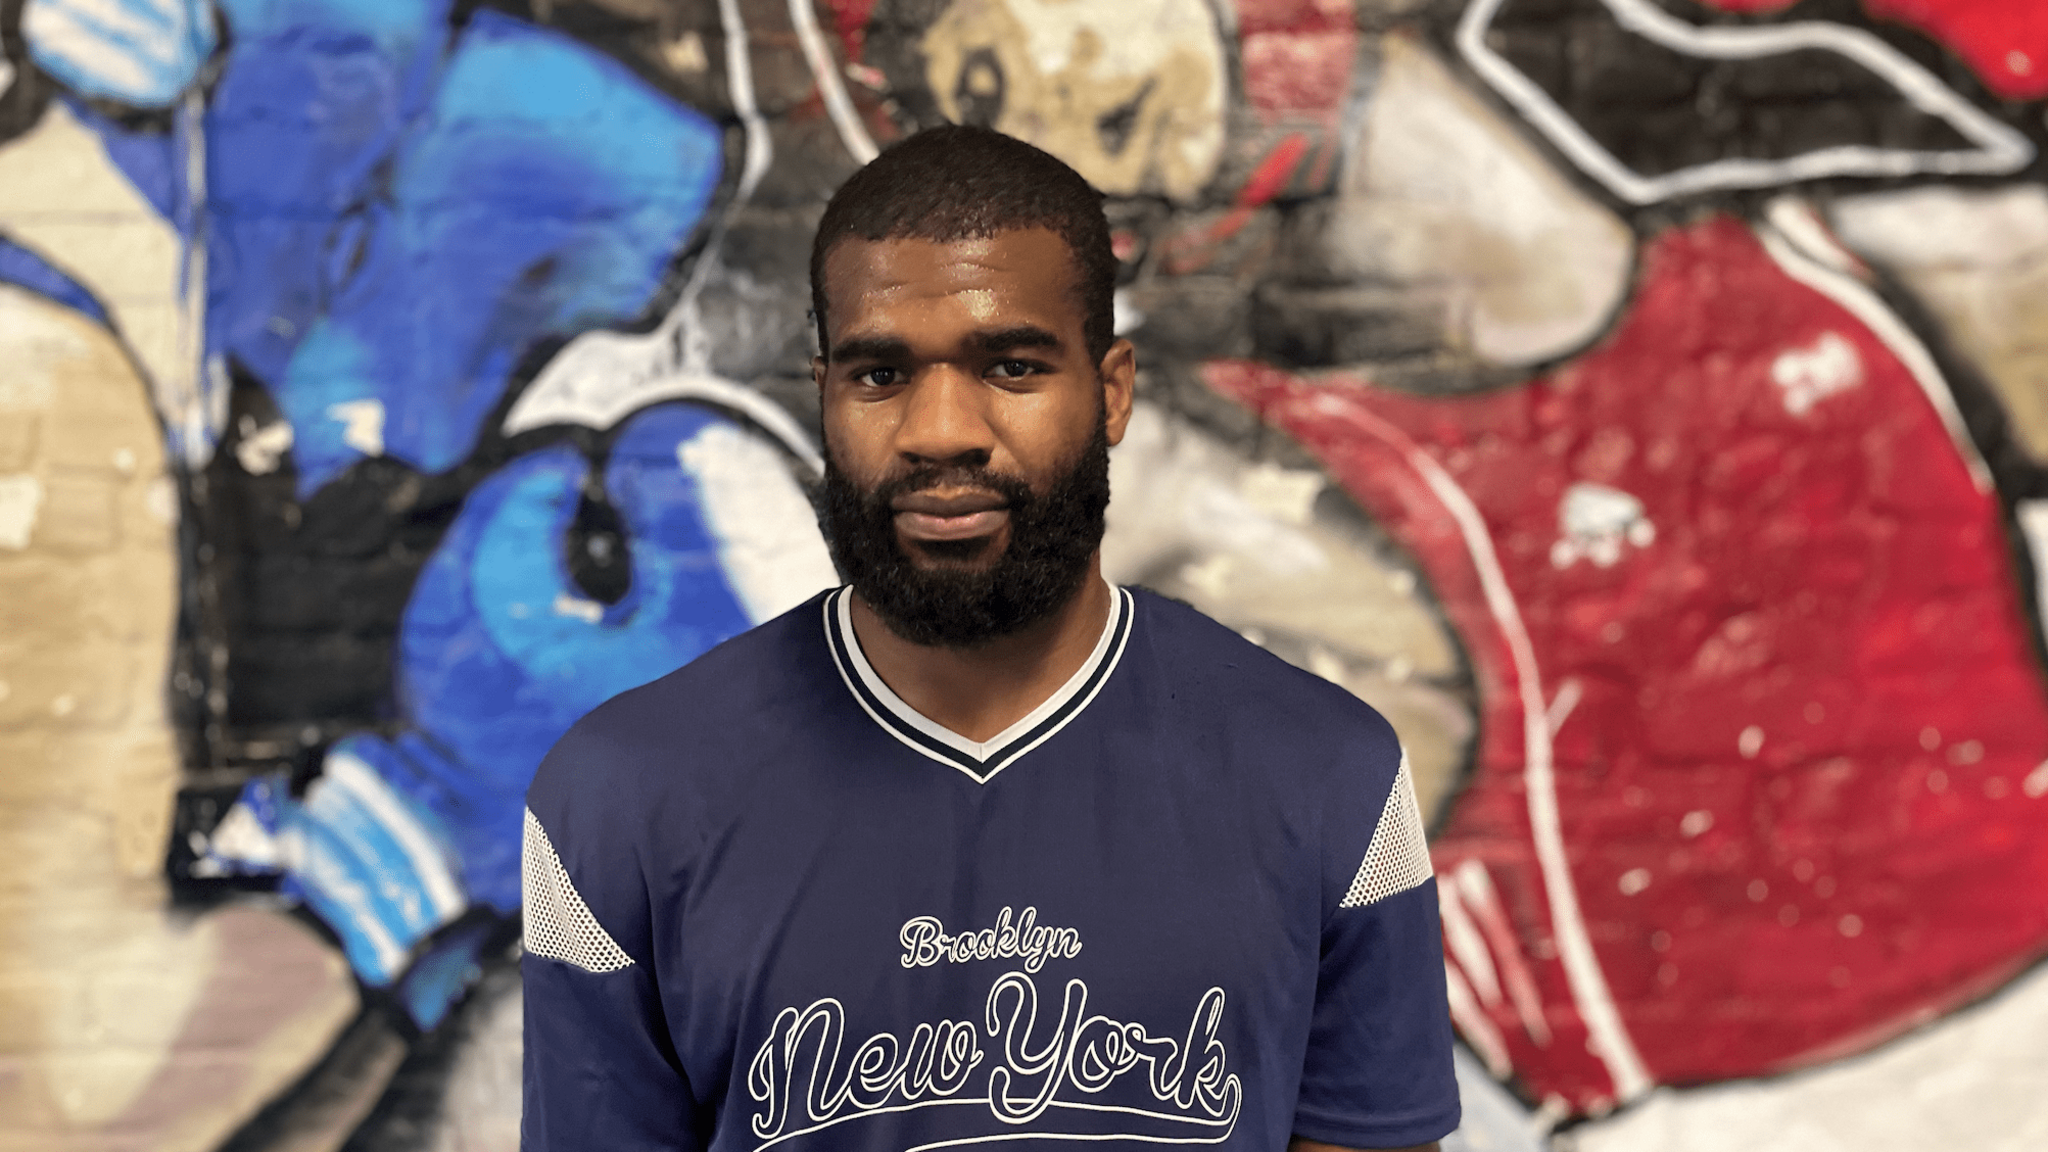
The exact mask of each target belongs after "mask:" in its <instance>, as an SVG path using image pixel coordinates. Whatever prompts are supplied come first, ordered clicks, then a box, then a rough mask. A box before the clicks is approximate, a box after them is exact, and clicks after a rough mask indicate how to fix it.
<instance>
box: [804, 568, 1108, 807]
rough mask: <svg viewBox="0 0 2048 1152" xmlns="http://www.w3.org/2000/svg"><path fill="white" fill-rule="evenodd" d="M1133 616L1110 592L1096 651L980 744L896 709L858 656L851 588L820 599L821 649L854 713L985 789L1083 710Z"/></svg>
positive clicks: (898, 700)
mask: <svg viewBox="0 0 2048 1152" xmlns="http://www.w3.org/2000/svg"><path fill="white" fill-rule="evenodd" d="M1135 614H1136V611H1135V604H1134V602H1133V601H1132V599H1131V594H1130V592H1129V591H1128V590H1126V589H1123V588H1117V587H1111V589H1110V609H1109V619H1108V620H1106V621H1104V622H1103V625H1102V635H1101V636H1100V637H1099V638H1098V639H1097V640H1096V641H1095V650H1094V651H1092V652H1090V653H1089V654H1088V659H1087V660H1086V661H1084V662H1083V663H1082V665H1081V667H1080V669H1079V670H1078V671H1076V672H1075V673H1074V674H1073V675H1072V676H1070V677H1068V678H1067V682H1066V683H1065V684H1062V685H1060V687H1059V690H1058V691H1056V692H1054V693H1053V694H1052V695H1051V696H1049V697H1047V698H1046V701H1045V703H1043V704H1040V705H1039V706H1038V707H1036V708H1033V709H1032V710H1031V712H1030V713H1029V714H1028V715H1026V716H1025V717H1024V718H1023V719H1021V720H1019V721H1017V722H1016V723H1015V724H1012V725H1010V726H1009V727H1008V728H1005V729H1003V730H1002V731H1001V732H998V733H996V734H995V735H994V736H991V737H990V738H988V739H987V740H981V741H975V740H969V739H968V738H967V737H965V736H962V735H960V734H959V733H958V732H955V731H953V730H952V729H950V728H947V727H946V726H945V725H943V724H939V723H936V722H935V721H933V720H932V719H931V718H930V717H927V716H925V715H924V714H923V713H920V712H919V711H917V709H915V708H912V707H911V706H910V705H908V704H906V703H904V702H903V698H902V697H900V696H898V695H896V692H895V690H894V689H892V688H890V687H889V686H888V685H887V684H884V683H883V682H882V678H881V677H880V676H878V675H876V674H875V670H874V667H873V666H872V665H870V664H869V663H868V658H867V655H866V654H865V653H863V652H862V651H861V650H860V641H859V640H858V639H857V638H856V637H855V636H854V633H853V589H852V588H851V587H844V588H841V589H839V590H838V591H836V592H834V593H832V594H831V595H829V596H827V597H825V642H826V644H827V645H828V646H829V647H830V648H831V649H832V662H833V663H834V664H835V665H837V666H838V668H839V678H840V679H841V680H844V681H845V682H846V689H847V691H849V692H852V693H853V698H854V699H855V700H857V701H859V703H860V706H861V710H862V711H864V712H866V713H867V714H868V716H869V717H870V718H871V719H873V720H874V722H875V723H877V724H879V725H881V726H882V728H883V730H884V731H886V732H888V733H889V735H891V736H894V737H895V738H896V739H898V740H901V741H902V742H903V743H905V744H907V745H909V746H910V747H911V748H913V749H915V750H916V751H918V752H920V753H922V754H924V755H925V756H929V757H930V758H932V759H933V760H937V761H938V762H939V763H941V764H948V765H951V766H952V767H954V768H958V769H959V770H960V771H962V772H964V773H966V774H967V775H968V776H969V777H971V778H972V779H973V780H975V781H976V782H977V783H981V784H986V783H988V782H989V780H991V779H992V778H994V776H995V774H996V773H998V772H1001V771H1002V770H1003V769H1005V768H1007V767H1009V766H1010V765H1011V764H1014V763H1016V762H1017V758H1018V757H1020V756H1022V755H1024V754H1025V753H1026V752H1029V751H1031V750H1032V749H1033V748H1036V747H1038V746H1039V745H1040V744H1043V743H1045V742H1046V741H1047V740H1050V739H1051V738H1052V736H1053V734H1054V733H1056V732H1058V731H1059V730H1060V729H1062V728H1064V727H1066V726H1067V724H1068V723H1069V722H1070V721H1072V720H1073V718H1074V717H1076V716H1078V715H1080V714H1081V710H1082V709H1084V708H1086V707H1088V704H1089V702H1090V701H1092V700H1094V699H1095V695H1096V693H1098V692H1100V691H1101V690H1102V686H1103V684H1104V683H1106V682H1107V681H1108V680H1109V675H1110V673H1111V672H1114V671H1115V670H1116V665H1117V661H1118V660H1120V659H1122V658H1123V654H1124V645H1125V643H1126V642H1127V641H1128V640H1129V639H1130V636H1131V618H1132V617H1133V616H1134V615H1135Z"/></svg>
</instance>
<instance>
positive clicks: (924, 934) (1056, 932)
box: [899, 908, 1081, 972]
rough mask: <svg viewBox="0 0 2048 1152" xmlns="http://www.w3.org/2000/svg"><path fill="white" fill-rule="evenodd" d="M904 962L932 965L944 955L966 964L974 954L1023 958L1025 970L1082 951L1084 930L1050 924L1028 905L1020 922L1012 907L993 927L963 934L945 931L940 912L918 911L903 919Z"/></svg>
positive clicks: (910, 965) (983, 957) (915, 965)
mask: <svg viewBox="0 0 2048 1152" xmlns="http://www.w3.org/2000/svg"><path fill="white" fill-rule="evenodd" d="M899 938H900V939H901V940H902V941H903V966H904V967H905V968H928V967H930V966H931V965H933V964H937V963H939V962H940V961H944V960H950V961H952V962H953V963H955V964H965V963H967V962H968V961H970V960H1022V961H1024V970H1025V971H1026V972H1036V971H1038V970H1039V969H1040V968H1043V967H1044V966H1045V962H1046V961H1047V960H1059V959H1063V958H1069V957H1074V956H1079V955H1080V954H1081V934H1080V933H1079V932H1076V931H1074V930H1073V929H1072V928H1047V927H1043V926H1041V925H1039V923H1038V909H1037V908H1026V909H1024V914H1023V915H1022V916H1019V917H1018V918H1017V921H1016V923H1014V924H1013V923H1011V922H1010V910H1009V909H1008V908H1004V909H1003V910H1002V912H1000V913H999V914H997V916H996V925H995V927H993V928H983V929H982V930H981V931H979V932H976V931H974V930H972V929H969V930H968V931H966V932H962V933H960V934H958V935H953V936H949V935H947V934H946V926H945V925H944V924H942V923H940V922H939V918H938V917H936V916H915V917H912V918H911V919H909V920H905V921H904V922H903V931H902V933H901V934H900V937H899Z"/></svg>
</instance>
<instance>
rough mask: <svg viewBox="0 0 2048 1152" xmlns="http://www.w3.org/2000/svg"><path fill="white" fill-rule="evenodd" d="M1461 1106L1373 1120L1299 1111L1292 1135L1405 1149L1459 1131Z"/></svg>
mask: <svg viewBox="0 0 2048 1152" xmlns="http://www.w3.org/2000/svg"><path fill="white" fill-rule="evenodd" d="M1462 1113H1463V1109H1462V1108H1460V1107H1459V1104H1458V1102H1457V1101H1455V1100H1454V1101H1452V1102H1451V1104H1450V1106H1449V1107H1447V1108H1438V1109H1435V1110H1433V1111H1430V1112H1427V1113H1423V1114H1421V1115H1413V1114H1411V1115H1409V1116H1400V1117H1391V1118H1385V1119H1374V1118H1371V1117H1339V1116H1328V1115H1320V1114H1317V1113H1314V1112H1305V1111H1298V1112H1296V1113H1295V1114H1294V1132H1293V1135H1295V1136H1299V1137H1301V1138H1303V1139H1306V1140H1316V1141H1320V1142H1321V1143H1324V1144H1335V1145H1337V1146H1338V1147H1340V1148H1408V1147H1412V1146H1414V1145H1417V1144H1427V1143H1429V1142H1430V1141H1432V1140H1442V1139H1443V1138H1444V1137H1446V1136H1449V1135H1450V1134H1451V1133H1453V1132H1455V1131H1457V1130H1458V1122H1459V1120H1460V1119H1461V1118H1462Z"/></svg>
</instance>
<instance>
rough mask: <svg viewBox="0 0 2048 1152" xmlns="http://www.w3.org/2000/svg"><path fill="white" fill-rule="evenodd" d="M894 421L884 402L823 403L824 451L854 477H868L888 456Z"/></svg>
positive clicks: (872, 474)
mask: <svg viewBox="0 0 2048 1152" xmlns="http://www.w3.org/2000/svg"><path fill="white" fill-rule="evenodd" d="M894 427H895V421H894V418H893V415H892V414H891V413H890V412H889V411H888V406H887V405H879V404H834V403H832V402H831V401H830V400H829V399H828V400H827V401H826V404H825V411H824V417H823V431H824V434H825V453H826V455H828V456H830V457H831V458H832V460H833V462H834V463H836V464H837V465H838V466H839V470H840V471H842V472H844V473H846V474H847V475H848V476H849V477H852V478H854V479H858V480H871V479H873V477H874V475H875V473H876V472H877V471H878V470H879V469H880V468H881V467H882V464H883V462H886V461H887V459H888V458H889V455H890V452H889V442H890V437H891V435H892V434H893V432H894Z"/></svg>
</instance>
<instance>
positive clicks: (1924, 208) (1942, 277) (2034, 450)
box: [1830, 184, 2048, 461]
mask: <svg viewBox="0 0 2048 1152" xmlns="http://www.w3.org/2000/svg"><path fill="white" fill-rule="evenodd" d="M1830 217H1831V221H1830V222H1831V223H1832V224H1833V225H1834V227H1835V228H1836V230H1837V231H1838V232H1839V233H1840V235H1841V238H1842V241H1843V242H1844V243H1845V244H1847V245H1848V246H1849V247H1850V248H1852V249H1854V250H1855V251H1856V252H1857V253H1858V254H1859V255H1861V256H1863V257H1864V258H1865V259H1867V260H1869V261H1870V262H1871V263H1873V264H1877V265H1879V266H1881V267H1884V268H1885V269H1887V270H1888V271H1890V272H1892V273H1893V274H1894V275H1896V276H1897V277H1898V278H1899V280H1900V281H1901V282H1902V283H1903V284H1904V285H1905V286H1906V288H1907V289H1908V290H1909V291H1911V292H1912V293H1913V294H1914V295H1916V296H1918V297H1919V298H1920V300H1921V302H1922V303H1924V304H1925V305H1926V306H1927V308H1928V310H1929V311H1931V312H1932V313H1933V314H1934V316H1935V318H1936V319H1938V320H1939V321H1940V322H1941V324H1942V327H1943V329H1944V333H1945V335H1946V336H1947V337H1948V339H1949V341H1950V343H1951V344H1952V345H1953V346H1954V347H1955V348H1956V349H1957V350H1958V351H1960V352H1961V353H1962V354H1963V355H1965V356H1968V357H1969V358H1970V359H1971V360H1972V361H1973V362H1974V363H1975V364H1976V366H1977V367H1978V368H1979V369H1980V370H1981V371H1982V372H1983V373H1984V375H1985V377H1986V378H1987V379H1988V380H1989V381H1990V383H1991V386H1992V388H1993V389H1994V390H1995V391H1996V392H1997V393H1998V398H1999V400H2000V401H2001V402H2002V403H2003V404H2004V405H2005V410H2006V414H2007V415H2008V416H2010V417H2011V419H2012V428H2013V431H2014V433H2015V434H2016V436H2017V439H2018V440H2019V442H2020V444H2021V446H2022V447H2024V448H2025V449H2026V451H2027V453H2028V454H2029V455H2031V456H2032V457H2033V458H2034V459H2036V460H2039V461H2048V189H2043V188H2042V187H2040V186H2039V185H2036V184H2026V185H2019V186H2016V187H2012V188H2004V189H1984V190H1978V189H1960V188H1919V189H1912V190H1909V191H1904V192H1887V193H1879V194H1875V195H1870V196H1854V197H1848V198H1845V199H1843V200H1842V201H1840V202H1839V203H1837V204H1836V205H1835V207H1834V209H1833V211H1832V212H1831V214H1830Z"/></svg>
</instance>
